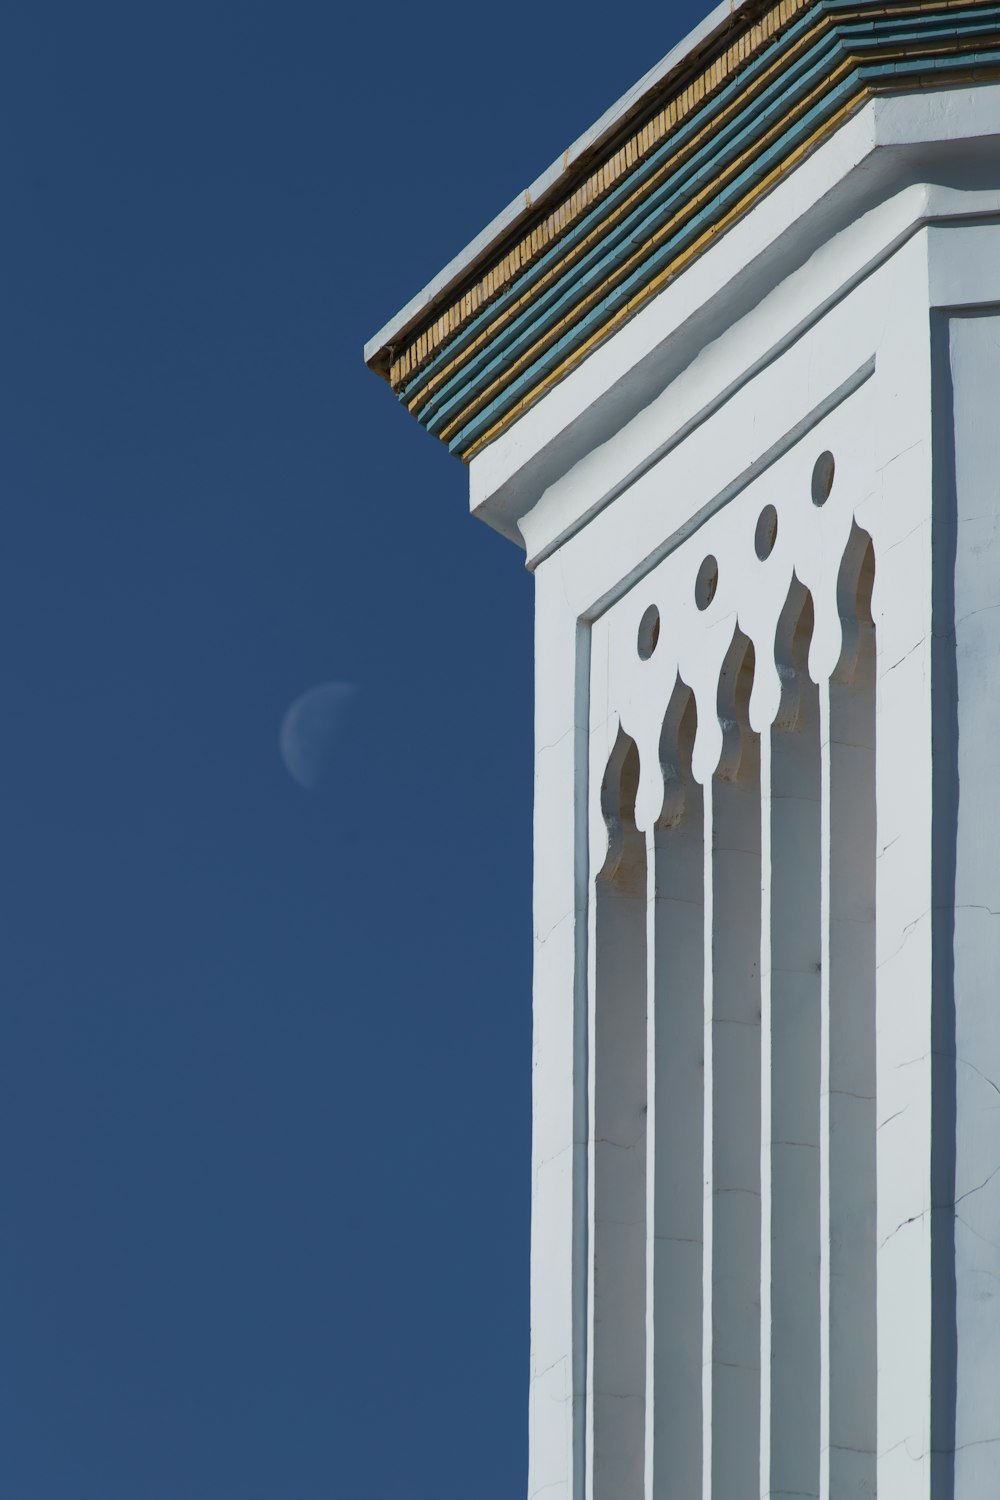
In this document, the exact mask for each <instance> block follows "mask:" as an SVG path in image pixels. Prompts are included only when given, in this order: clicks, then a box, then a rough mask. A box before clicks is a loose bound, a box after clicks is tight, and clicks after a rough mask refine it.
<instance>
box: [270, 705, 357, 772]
mask: <svg viewBox="0 0 1000 1500" xmlns="http://www.w3.org/2000/svg"><path fill="white" fill-rule="evenodd" d="M357 692H358V690H357V688H356V687H355V685H354V683H353V682H322V683H320V685H319V686H318V687H314V688H310V689H309V691H308V692H307V693H303V694H302V696H301V698H296V700H295V702H294V703H293V704H292V706H291V708H290V709H289V710H288V712H287V713H286V714H285V717H284V719H283V721H282V725H281V732H280V734H279V735H278V748H279V750H280V751H281V759H282V760H283V761H284V763H285V769H286V770H287V772H288V774H289V775H290V776H291V777H292V779H293V780H294V781H297V782H298V784H299V786H301V787H304V788H305V789H306V791H307V792H315V791H318V790H319V789H320V788H321V787H322V786H323V785H324V784H325V783H327V782H328V781H330V779H331V778H332V776H333V773H334V772H335V770H336V767H337V764H338V760H339V757H338V755H337V751H338V749H339V748H340V745H341V742H342V740H343V737H344V731H345V729H346V727H347V723H348V720H349V719H350V716H351V709H352V705H353V700H354V699H355V698H356V697H357Z"/></svg>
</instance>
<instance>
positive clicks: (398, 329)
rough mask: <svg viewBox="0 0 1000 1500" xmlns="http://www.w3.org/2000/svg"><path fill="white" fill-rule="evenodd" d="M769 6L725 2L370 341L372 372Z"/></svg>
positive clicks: (382, 370) (750, 0) (749, 0)
mask: <svg viewBox="0 0 1000 1500" xmlns="http://www.w3.org/2000/svg"><path fill="white" fill-rule="evenodd" d="M766 4H767V0H722V3H721V4H719V5H717V6H716V7H715V9H714V10H713V11H711V12H710V13H709V14H708V15H707V16H706V17H705V18H704V20H702V21H701V22H699V24H698V25H697V26H695V27H694V28H693V29H692V30H691V31H689V32H688V34H687V35H686V36H685V37H684V38H683V39H682V40H681V41H680V42H678V43H677V45H676V46H675V47H672V48H671V49H670V51H669V52H668V53H667V54H666V56H665V57H662V58H661V59H660V61H659V62H658V63H657V64H656V65H655V67H652V68H650V70H649V72H648V73H646V74H644V75H643V77H642V78H640V79H639V81H638V82H637V83H634V84H633V85H632V87H631V88H630V89H628V90H627V91H626V92H625V93H624V94H622V96H621V97H620V98H619V99H618V100H616V102H615V103H614V104H612V105H611V107H610V109H607V110H605V112H604V114H602V115H601V116H600V118H599V119H597V120H596V121H595V122H594V124H593V125H591V126H590V127H589V128H588V129H587V130H585V131H584V132H583V134H582V135H579V136H577V138H576V140H575V141H574V142H573V143H572V145H571V146H569V147H567V149H566V150H565V151H564V152H563V153H562V155H561V156H559V157H557V158H556V160H555V161H554V162H553V163H552V165H551V166H550V167H548V168H547V169H546V171H544V172H542V173H541V174H540V175H539V176H538V177H536V178H535V180H534V182H532V183H531V184H530V186H529V187H527V188H525V189H524V190H523V191H522V192H521V193H519V194H518V195H517V197H516V198H514V199H512V201H511V202H510V203H508V205H507V207H506V208H504V209H502V210H501V212H500V213H498V214H497V215H496V217H495V218H494V219H492V220H491V221H490V223H489V224H487V226H486V228H485V229H483V230H482V231H481V232H480V233H479V234H478V235H476V237H475V239H473V240H470V241H469V243H468V244H467V245H466V246H465V248H464V249H463V250H460V251H459V253H458V254H457V255H456V256H454V257H453V258H452V259H451V260H450V261H449V262H448V263H447V265H446V266H445V267H444V268H443V269H442V270H441V271H439V272H438V274H437V275H436V276H435V277H433V278H432V279H431V280H430V281H429V282H428V283H427V285H426V286H425V287H423V288H422V290H421V291H419V292H418V293H417V294H416V296H415V297H411V298H410V300H409V302H407V303H406V305H405V306H404V307H402V308H401V309H400V310H399V312H397V313H396V314H395V315H394V316H393V317H391V318H390V319H389V320H388V322H387V323H385V324H384V325H383V326H382V327H381V328H380V329H379V331H378V332H377V333H376V334H375V335H374V336H373V337H372V338H371V339H369V340H368V342H367V343H366V344H365V354H364V357H365V364H366V365H367V366H368V367H369V369H371V370H374V371H375V373H376V374H377V375H381V376H382V377H383V379H388V371H389V365H390V363H391V360H392V349H393V346H394V345H395V344H397V343H398V342H399V341H400V340H401V339H404V338H405V337H406V336H407V334H409V333H410V332H412V330H413V329H414V328H415V327H416V326H417V325H418V324H420V323H423V322H424V321H426V320H427V319H428V317H429V316H430V315H431V313H433V311H434V310H435V308H436V307H438V306H439V305H440V304H443V303H444V302H446V301H447V299H448V298H449V296H450V295H451V294H452V292H454V291H455V289H456V287H457V286H458V285H459V284H460V283H461V282H462V281H464V280H466V279H467V278H468V277H470V276H471V275H472V274H473V273H474V272H475V270H476V268H477V266H478V265H479V263H480V262H483V261H486V260H487V259H490V258H492V257H493V256H494V255H495V254H496V253H497V252H498V250H499V248H500V246H501V245H502V243H503V241H504V240H505V239H507V238H508V236H509V235H511V234H512V233H513V232H514V231H515V230H516V229H517V228H518V227H520V225H521V224H523V222H524V221H525V220H526V219H527V218H528V217H529V216H530V215H532V214H537V213H538V212H539V211H540V210H541V209H542V208H543V207H544V206H545V204H546V203H547V202H548V200H549V199H550V198H555V197H558V196H562V195H564V194H565V192H566V190H567V183H568V181H569V180H570V179H571V178H572V177H573V176H574V174H575V173H576V172H578V171H581V170H583V169H584V168H585V166H586V165H587V161H588V158H589V157H590V156H591V155H592V154H593V153H596V152H598V151H600V150H602V149H603V148H604V147H605V146H606V144H607V142H608V140H609V139H610V138H611V137H613V136H614V135H615V134H617V133H618V132H619V131H621V130H623V129H625V128H626V127H627V126H628V125H629V124H630V123H631V121H632V119H633V117H634V116H636V115H639V114H641V113H642V112H643V111H644V110H645V108H646V107H647V105H648V104H649V103H650V102H651V99H652V97H653V96H655V95H657V94H659V93H660V92H661V91H663V90H664V89H665V88H666V87H667V86H668V85H669V84H670V82H671V81H672V79H673V78H674V77H675V76H677V75H680V74H682V73H684V72H686V71H687V70H688V69H689V68H692V67H694V66H696V65H697V63H698V62H699V61H700V59H701V57H702V55H703V53H704V52H705V51H707V50H708V49H709V48H710V47H712V46H713V45H714V44H715V43H716V42H717V41H718V40H719V38H720V37H721V36H723V35H724V34H725V32H726V31H727V30H729V29H730V28H731V27H733V26H735V25H737V24H742V23H743V22H745V21H746V20H747V19H748V18H749V17H750V16H752V15H753V14H754V13H755V12H757V11H763V10H764V9H765V8H766Z"/></svg>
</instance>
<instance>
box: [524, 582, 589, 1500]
mask: <svg viewBox="0 0 1000 1500" xmlns="http://www.w3.org/2000/svg"><path fill="white" fill-rule="evenodd" d="M589 647H590V631H589V630H585V629H581V627H579V626H578V624H577V621H576V619H575V618H574V616H573V615H572V613H571V612H570V611H569V610H567V609H566V607H565V592H564V590H563V587H562V581H561V577H560V575H559V573H558V570H557V568H556V567H555V566H554V565H548V564H544V563H543V564H542V566H541V567H540V568H539V569H538V570H537V572H536V574H535V743H536V749H535V786H534V862H535V873H534V894H533V908H534V912H533V925H534V978H533V995H534V999H533V1024H532V1060H531V1065H532V1129H531V1365H530V1386H529V1397H528V1492H527V1493H528V1500H535V1497H541V1500H584V1487H583V1486H584V1461H585V1446H584V1438H585V1411H586V1368H587V1367H586V1359H587V1355H586V1350H587V1315H588V1307H587V1278H588V1264H587V1263H588V1256H587V1213H588V1195H587V1173H588V1125H587V1045H588V1035H587V1032H588V1005H589V998H588V997H589V989H588V974H587V952H588V922H589V909H590V898H591V892H592V889H593V881H592V879H591V877H590V875H589V871H588V850H587V807H588V801H587V782H588V772H587V750H588V739H589V703H588V696H587V690H588V688H589V671H590V662H589Z"/></svg>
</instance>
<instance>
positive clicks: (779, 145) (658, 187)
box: [365, 0, 1000, 530]
mask: <svg viewBox="0 0 1000 1500" xmlns="http://www.w3.org/2000/svg"><path fill="white" fill-rule="evenodd" d="M997 77H1000V5H998V4H993V3H988V0H934V3H930V0H879V3H871V0H860V3H858V0H851V3H848V0H779V3H777V4H772V5H765V4H762V3H760V0H744V3H743V4H742V5H737V6H735V7H733V8H730V7H729V6H728V5H723V6H720V7H719V8H718V9H717V10H715V11H713V13H712V14H711V15H710V16H709V17H708V18H707V19H706V21H705V22H704V23H703V24H702V26H700V27H699V28H698V29H697V30H696V31H695V32H693V33H692V34H691V36H690V37H688V38H687V40H686V41H685V42H684V43H682V44H681V46H680V47H678V48H676V49H675V50H674V51H673V52H671V53H670V54H668V56H667V57H666V58H665V59H664V60H663V61H662V62H661V63H660V64H659V66H658V67H657V68H655V69H654V70H653V71H652V72H651V73H650V74H648V75H647V76H646V78H644V79H643V80H642V81H641V82H640V83H639V84H638V85H637V86H636V87H635V88H634V89H633V90H631V91H630V93H629V94H627V95H626V96H625V97H624V98H623V99H622V100H620V101H619V103H618V104H617V105H615V106H614V107H613V109H612V110H610V111H609V112H608V113H607V114H606V115H605V116H603V117H602V119H601V120H600V121H598V122H597V124H596V125H595V126H594V127H593V128H592V130H590V131H588V132H587V133H586V134H585V135H584V136H583V137H581V138H580V140H579V141H577V142H576V144H575V145H574V146H573V147H571V148H570V150H569V151H567V152H566V153H565V154H564V156H563V157H562V158H561V159H560V160H559V162H557V163H556V164H554V166H553V167H552V168H550V169H549V171H548V172H547V173H545V174H543V176H542V177H541V178H540V179H538V181H537V182H536V183H535V184H533V185H532V187H531V188H530V189H528V190H527V192H526V193H524V194H523V195H522V196H521V198H519V199H517V200H516V201H515V203H513V204H511V205H510V207H509V208H508V209H507V210H505V212H504V213H503V214H501V215H500V216H499V218H497V219H496V220H494V222H493V223H492V224H491V225H490V226H489V228H488V229H487V230H486V231H484V233H483V234H482V235H480V236H479V238H478V239H477V240H475V241H474V242H473V244H472V245H470V246H469V247H468V249H467V250H465V251H464V252H463V253H462V254H461V255H460V256H458V257H457V258H456V260H454V261H453V262H452V263H451V264H450V265H449V266H448V267H447V268H446V269H445V270H444V271H443V272H442V273H441V275H440V276H439V277H437V278H436V280H435V281H434V282H432V283H431V284H430V285H429V286H428V287H427V288H426V289H425V290H424V291H423V292H422V293H421V294H420V295H419V296H418V297H416V298H415V299H414V300H413V301H412V302H411V303H409V304H408V305H407V307H406V308H404V309H403V311H402V312H401V313H400V314H398V315H397V317H396V318H394V319H393V320H391V322H390V323H388V324H387V325H386V327H385V328H384V329H383V330H382V331H381V332H380V333H379V334H378V335H377V336H376V338H375V339H373V340H372V341H371V343H370V344H369V345H368V346H367V347H366V350H365V358H366V360H367V362H368V363H369V365H370V366H371V367H372V368H373V369H374V370H376V371H377V372H378V373H379V374H381V375H382V376H383V377H384V378H386V379H387V380H388V381H389V383H390V384H391V386H392V387H393V389H394V390H395V391H396V393H397V395H398V396H399V397H400V399H401V400H402V401H403V403H404V404H405V405H406V407H407V408H408V409H409V410H410V411H411V413H412V414H413V415H414V416H415V417H416V418H417V420H418V421H420V422H421V424H422V425H423V426H425V427H426V428H427V429H428V430H429V431H430V432H432V433H434V434H435V435H436V436H437V437H439V438H440V439H441V440H442V441H444V442H446V443H447V445H448V447H449V448H450V449H451V451H452V452H454V453H456V454H457V455H459V456H460V457H462V458H463V459H465V460H466V461H469V460H471V459H472V458H474V457H475V456H476V455H477V454H479V453H481V452H482V451H483V450H484V449H485V448H486V447H487V446H488V445H490V444H493V443H494V442H495V441H496V440H497V439H498V438H500V437H501V436H502V435H503V434H504V433H506V432H507V431H508V430H509V429H510V428H511V427H512V425H513V424H514V423H516V422H517V421H518V419H519V418H521V417H523V416H524V415H525V413H526V412H528V411H529V410H530V409H531V408H532V407H533V406H534V405H535V404H536V403H537V402H538V401H539V399H540V398H541V397H542V396H543V395H545V394H546V393H547V392H548V391H550V390H551V389H552V388H553V387H554V386H555V385H556V384H557V383H559V382H561V381H563V380H564V379H565V378H566V377H567V376H568V375H570V374H571V372H573V371H574V370H575V369H576V368H577V367H578V366H579V365H581V363H582V362H583V361H584V360H586V359H587V357H588V356H589V355H590V354H591V353H592V352H593V351H594V350H595V349H596V348H598V346H600V345H602V344H603V343H605V341H607V340H608V339H609V338H610V337H611V336H612V335H613V334H615V333H616V332H617V331H618V330H620V329H621V328H622V327H623V326H624V325H625V324H627V323H628V322H629V321H630V320H632V319H633V318H634V317H635V316H636V314H637V313H639V312H640V310H641V309H643V308H644V307H645V306H646V305H647V304H648V303H649V301H650V300H651V299H652V298H653V297H655V296H656V295H657V294H659V293H661V292H663V291H664V289H665V288H667V287H668V286H669V285H671V284H672V283H673V282H675V281H676V280H677V279H678V278H679V277H680V276H681V274H682V273H683V272H685V271H686V270H687V269H688V268H689V267H690V266H692V264H693V263H694V262H695V261H697V260H698V259H699V258H700V257H702V256H703V255H704V254H705V252H706V251H707V250H709V249H710V248H711V247H713V246H714V245H715V244H717V243H718V241H719V239H720V237H721V236H723V235H724V234H726V233H727V231H731V230H732V229H733V228H734V226H735V225H737V224H738V223H739V222H740V221H741V220H743V219H745V217H746V216H747V214H748V213H749V211H750V210H751V209H752V208H753V207H754V206H755V205H756V204H757V203H758V202H759V201H760V200H761V199H762V198H763V197H764V196H765V195H767V194H769V193H770V192H772V191H773V190H774V189H775V188H776V187H777V186H778V185H779V184H780V183H781V182H782V181H783V180H784V179H785V178H786V177H787V176H788V175H789V174H790V173H791V172H792V171H793V169H794V168H796V167H798V166H799V165H800V164H801V163H802V162H803V161H804V160H805V159H806V158H807V157H810V156H811V155H812V154H813V153H814V152H815V151H816V150H817V148H819V147H820V146H821V145H823V143H824V142H826V141H827V140H828V139H829V138H830V137H831V136H832V135H834V134H835V133H836V132H837V131H838V130H840V129H841V128H842V127H843V126H845V125H846V124H847V123H848V122H849V121H850V120H851V119H852V117H854V116H856V115H858V113H859V112H860V111H862V110H863V109H864V106H865V105H866V104H867V103H869V102H871V101H873V100H878V99H881V98H884V97H885V96H887V95H893V94H912V93H914V92H915V91H923V90H926V89H928V88H935V89H956V88H960V87H962V86H964V85H968V84H970V83H980V82H983V81H988V80H990V79H995V78H997ZM491 519H492V518H491ZM498 522H499V523H500V524H501V529H503V530H508V529H509V528H508V526H507V525H506V524H503V523H502V522H501V521H500V518H499V517H498V518H497V519H496V520H494V524H498Z"/></svg>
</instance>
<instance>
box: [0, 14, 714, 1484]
mask: <svg viewBox="0 0 1000 1500" xmlns="http://www.w3.org/2000/svg"><path fill="white" fill-rule="evenodd" d="M700 13H701V12H700V8H697V7H677V8H675V9H673V10H671V11H665V10H664V9H663V8H650V9H649V10H648V11H647V12H645V13H642V12H641V11H640V12H634V11H630V12H629V13H628V16H627V17H626V18H625V20H624V21H623V22H621V23H620V24H613V25H612V24H609V18H608V12H607V8H606V7H598V6H596V5H594V6H589V7H588V6H586V5H585V6H583V7H571V8H566V7H556V6H543V7H541V8H538V7H535V8H533V9H532V11H531V12H530V17H529V15H528V14H527V13H524V14H520V15H515V16H508V18H507V20H506V22H505V23H504V24H503V25H500V24H499V21H498V16H499V13H498V12H497V11H496V10H495V9H493V10H488V11H487V12H484V13H483V17H484V19H480V17H479V13H478V12H475V11H470V10H469V9H468V7H465V6H462V5H459V4H457V3H446V4H435V5H434V6H433V7H432V8H431V9H430V10H428V9H426V8H421V7H414V6H407V7H403V6H399V7H392V6H390V7H389V8H388V9H386V8H385V7H376V6H361V7H357V8H354V9H352V10H351V11H350V12H345V11H343V10H342V9H340V8H339V7H336V6H334V5H332V4H329V3H318V0H317V3H308V0H301V3H295V0H291V3H286V4H284V5H280V6H279V5H277V4H275V3H273V0H272V3H270V4H261V3H254V0H240V3H236V0H233V3H228V4H223V3H218V0H198V3H197V4H195V3H192V0H174V3H172V4H171V5H169V6H168V5H165V4H152V5H150V4H146V5H136V4H135V3H134V0H129V3H124V0H123V3H118V4H116V3H111V0H95V3H88V4H79V3H73V4H70V3H67V0H53V3H51V4H46V5H38V4H37V3H19V0H12V3H11V4H9V5H8V6H6V7H5V11H4V21H3V26H2V29H0V38H2V46H0V139H2V143H3V144H2V147H0V174H2V175H0V181H2V188H3V220H4V232H3V239H2V249H0V267H2V275H0V349H2V358H0V382H2V389H0V485H2V494H3V502H4V503H3V511H2V515H3V525H2V533H0V631H2V639H3V656H2V659H3V683H4V694H3V703H4V708H5V710H6V727H5V731H4V733H3V735H2V738H0V746H2V762H3V775H2V781H0V842H2V847H3V851H4V858H3V861H2V866H0V869H2V885H3V889H2V900H0V981H2V982H0V1136H2V1139H3V1141H4V1149H3V1152H2V1153H0V1327H2V1329H3V1337H2V1340H0V1349H2V1352H0V1500H341V1497H344V1500H508V1497H514V1496H519V1495H521V1494H523V1492H524V1475H525V1465H526V1422H525V1414H526V1386H527V1348H528V1307H527V1290H528V1205H529V1188H530V1171H529V1142H530V1119H529V1088H530V988H529V986H530V946H531V945H530V937H531V917H530V858H531V845H530V811H531V652H532V643H531V608H532V599H531V581H530V578H529V577H528V575H527V574H526V573H525V571H524V568H523V559H522V556H521V554H519V553H518V552H517V551H516V549H514V548H513V547H512V546H510V544H509V543H507V542H505V541H502V540H501V539H500V538H499V537H495V536H493V535H492V534H491V533H490V532H488V531H487V530H486V529H485V528H484V527H482V526H480V525H479V524H478V523H475V522H473V521H471V520H470V519H469V518H468V516H467V514H466V474H465V471H464V469H463V468H462V466H461V464H459V463H458V462H456V461H455V460H454V459H451V458H449V457H448V455H447V454H446V453H445V451H444V449H443V448H442V447H441V446H440V445H439V444H437V443H436V442H434V441H433V440H431V439H430V438H428V437H427V436H426V435H425V434H424V433H423V432H422V431H421V430H420V429H419V428H418V426H417V424H416V423H414V422H412V421H411V420H410V419H408V418H407V417H406V416H405V414H404V413H403V412H402V411H401V410H399V409H397V408H396V404H395V402H394V400H393V398H392V396H391V395H390V394H389V392H388V390H387V389H386V388H385V387H383V386H382V385H381V383H380V382H378V381H377V380H376V379H375V378H374V377H373V376H372V375H370V374H369V373H368V372H367V371H366V370H365V368H364V365H363V363H362V357H361V349H362V345H363V343H364V341H365V339H366V338H368V337H370V336H371V334H373V333H374V332H375V330H376V329H377V328H378V327H379V326H380V325H381V324H382V323H383V322H384V321H385V320H386V319H387V318H388V317H389V316H390V315H391V314H392V313H393V312H394V311H395V310H396V309H397V307H399V306H400V305H402V303H404V302H405V301H406V300H408V299H409V297H410V296H411V295H413V293H414V292H416V291H417V290H418V289H419V287H420V286H421V285H422V284H423V283H424V282H425V281H426V280H427V279H429V277H430V276H432V275H433V274H434V273H435V272H436V271H437V270H438V269H439V268H440V266H441V265H443V264H444V262H445V261H446V260H448V259H449V258H450V257H451V256H452V255H453V254H454V253H455V252H456V251H457V250H458V249H459V248H461V246H462V245H463V244H464V243H465V242H466V241H467V240H468V239H470V238H471V237H472V236H473V235H474V234H475V233H477V232H478V231H479V229H480V228H482V227H483V225H484V224H485V223H486V222H487V221H488V220H489V219H490V218H491V217H492V216H493V214H494V213H496V212H497V211H498V210H499V209H500V208H501V207H503V206H504V205H505V204H506V202H507V201H508V200H509V199H510V198H511V197H512V196H513V195H514V194H515V193H516V192H517V191H519V190H520V189H521V188H522V187H523V186H525V185H526V184H527V182H528V181H530V180H531V178H532V177H534V176H535V175H536V174H537V172H539V171H540V170H541V169H543V168H544V167H545V166H547V165H548V163H549V162H550V161H551V160H552V159H553V158H554V157H555V156H556V155H557V153H558V152H559V151H560V150H561V149H562V148H563V147H564V146H565V145H566V144H568V142H569V141H570V140H571V139H572V138H573V137H574V136H575V135H576V134H578V133H579V132H580V131H581V130H582V129H583V128H585V127H586V126H587V125H588V124H589V123H590V122H591V121H592V120H593V119H594V118H596V116H597V115H598V114H600V113H601V112H602V111H603V110H604V109H605V108H606V107H607V105H609V104H610V103H611V102H612V101H613V100H614V99H615V98H616V97H617V95H618V94H619V93H621V92H622V91H623V90H624V89H625V88H626V87H628V86H629V85H630V84H631V83H632V82H633V81H634V80H635V79H636V78H637V77H638V76H639V75H640V74H641V73H642V72H644V71H645V70H646V69H647V68H648V67H650V66H651V65H652V64H653V63H654V62H655V61H656V60H657V59H658V58H659V57H660V56H661V55H662V54H663V53H664V52H665V51H666V50H667V49H668V47H669V46H671V45H672V44H673V43H674V41H676V40H677V39H678V38H679V36H680V35H682V34H683V32H684V31H686V30H687V29H688V28H689V26H690V25H691V24H693V22H694V21H695V20H697V19H698V17H699V15H700ZM330 680H335V681H346V682H350V683H353V684H356V687H357V693H356V695H355V696H354V697H353V698H352V699H351V700H350V711H349V712H348V713H347V714H346V716H345V718H344V723H343V732H342V734H341V736H340V739H339V742H338V746H337V750H336V765H335V767H334V774H333V776H332V777H331V778H330V780H329V782H328V784H327V785H325V786H323V787H321V788H320V789H319V790H318V791H316V792H309V791H306V790H303V788H302V787H301V786H299V785H298V784H296V782H295V781H293V779H292V778H291V776H289V774H288V773H287V771H286V770H285V768H284V766H283V765H282V762H281V759H280V756H279V753H278V734H279V729H280V726H281V723H282V719H283V716H284V715H285V713H286V711H287V709H288V707H289V705H290V704H291V703H292V702H293V701H294V700H295V699H296V698H297V697H298V696H299V695H300V694H302V693H303V692H305V691H307V690H309V689H310V688H313V687H315V686H316V685H317V684H320V683H323V682H326V681H330Z"/></svg>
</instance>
